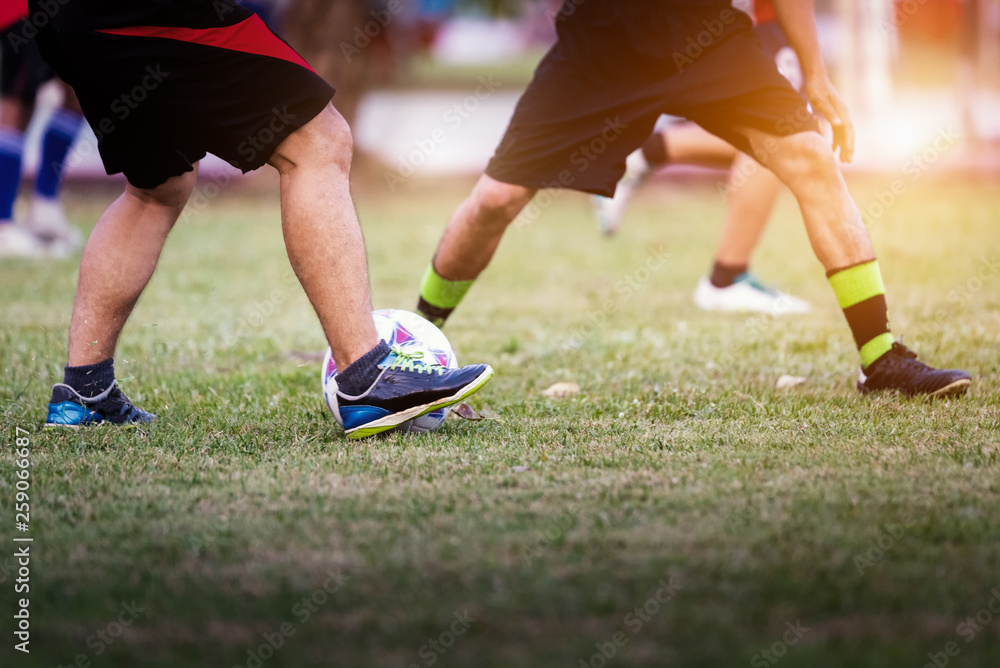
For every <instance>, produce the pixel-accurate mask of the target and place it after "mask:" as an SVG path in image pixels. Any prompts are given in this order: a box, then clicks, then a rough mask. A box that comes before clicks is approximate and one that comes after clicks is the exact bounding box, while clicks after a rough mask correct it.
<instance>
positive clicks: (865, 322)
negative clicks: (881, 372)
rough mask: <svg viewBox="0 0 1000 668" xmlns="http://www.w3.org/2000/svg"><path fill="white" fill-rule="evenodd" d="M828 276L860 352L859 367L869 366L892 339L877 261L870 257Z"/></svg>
mask: <svg viewBox="0 0 1000 668" xmlns="http://www.w3.org/2000/svg"><path fill="white" fill-rule="evenodd" d="M826 276H827V278H828V279H829V280H830V285H831V286H832V287H833V293H834V294H835V295H837V303H839V304H840V308H842V309H843V310H844V315H845V316H846V317H847V324H848V325H850V326H851V333H853V334H854V342H855V343H857V345H858V351H859V352H860V353H861V366H862V367H863V368H868V367H869V366H871V364H872V363H873V362H874V361H875V360H877V359H878V358H879V357H881V356H882V355H884V354H885V353H887V352H889V350H890V349H891V348H892V344H893V343H894V341H895V339H893V337H892V334H891V333H890V331H889V309H888V306H887V305H886V302H885V283H883V282H882V272H881V271H880V270H879V268H878V260H869V261H867V262H863V263H861V264H856V265H854V266H851V267H846V268H844V269H835V270H833V271H830V272H827V275H826Z"/></svg>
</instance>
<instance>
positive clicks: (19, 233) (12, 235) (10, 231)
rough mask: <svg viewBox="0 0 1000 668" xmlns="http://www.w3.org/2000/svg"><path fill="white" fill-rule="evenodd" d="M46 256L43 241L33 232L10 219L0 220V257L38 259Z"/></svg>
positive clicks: (46, 250) (46, 252) (46, 251)
mask: <svg viewBox="0 0 1000 668" xmlns="http://www.w3.org/2000/svg"><path fill="white" fill-rule="evenodd" d="M48 256H49V253H48V249H47V248H46V247H45V243H43V242H42V241H41V240H40V239H39V238H38V237H36V236H35V235H34V234H32V233H31V232H29V231H28V230H26V229H24V228H23V227H18V226H17V225H15V224H14V223H13V222H11V221H0V258H25V259H30V260H39V259H42V258H45V257H48Z"/></svg>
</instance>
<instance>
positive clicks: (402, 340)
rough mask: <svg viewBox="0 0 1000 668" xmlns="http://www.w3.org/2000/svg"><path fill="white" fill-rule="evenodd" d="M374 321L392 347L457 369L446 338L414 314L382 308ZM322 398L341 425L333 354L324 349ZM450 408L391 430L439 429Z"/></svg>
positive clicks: (414, 431) (456, 360)
mask: <svg viewBox="0 0 1000 668" xmlns="http://www.w3.org/2000/svg"><path fill="white" fill-rule="evenodd" d="M372 316H373V317H374V318H375V330H376V331H377V332H378V335H379V338H381V339H382V340H383V341H385V342H386V343H388V344H389V345H390V346H392V347H396V348H399V349H401V350H402V351H404V352H407V353H422V354H423V360H424V361H426V362H427V363H428V364H437V365H440V366H446V367H448V368H449V369H457V368H458V359H457V358H456V357H455V351H454V350H453V349H452V347H451V343H449V341H448V338H447V337H446V336H445V335H444V332H442V331H441V330H440V329H438V328H437V327H435V326H434V325H433V324H432V323H430V322H428V321H427V320H425V319H424V318H422V317H420V316H419V315H417V314H416V313H410V312H409V311H400V310H398V309H382V310H379V311H375V312H374V313H372ZM323 398H324V399H326V405H327V406H329V407H330V412H331V413H333V417H334V418H335V419H336V420H337V424H339V425H340V426H341V427H343V426H344V421H343V419H342V418H341V417H340V410H339V408H338V406H337V363H336V362H334V360H333V351H332V350H330V349H329V348H327V350H326V357H325V358H324V359H323ZM450 412H451V407H450V406H449V407H447V408H442V409H439V410H436V411H433V412H431V413H428V414H426V415H421V416H420V417H418V418H415V419H413V420H410V421H408V422H404V423H403V424H401V425H399V426H398V427H396V429H394V430H393V431H402V432H409V433H416V434H426V433H427V432H429V431H433V430H435V429H437V428H438V427H440V426H441V425H442V424H443V423H444V421H445V418H447V417H448V413H450Z"/></svg>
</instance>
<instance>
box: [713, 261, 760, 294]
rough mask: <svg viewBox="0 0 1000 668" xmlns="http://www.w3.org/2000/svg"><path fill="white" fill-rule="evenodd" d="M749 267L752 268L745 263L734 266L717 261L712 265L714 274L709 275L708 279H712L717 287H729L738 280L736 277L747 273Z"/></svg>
mask: <svg viewBox="0 0 1000 668" xmlns="http://www.w3.org/2000/svg"><path fill="white" fill-rule="evenodd" d="M748 269H750V267H749V266H748V265H745V264H741V265H739V266H735V267H734V266H732V265H729V264H722V263H720V262H718V261H717V262H716V263H715V264H714V265H712V275H711V276H709V278H708V280H709V281H711V283H712V285H714V286H715V287H717V288H728V287H729V286H730V285H732V284H733V283H735V282H736V279H737V278H738V277H739V276H741V275H742V274H745V273H747V270H748Z"/></svg>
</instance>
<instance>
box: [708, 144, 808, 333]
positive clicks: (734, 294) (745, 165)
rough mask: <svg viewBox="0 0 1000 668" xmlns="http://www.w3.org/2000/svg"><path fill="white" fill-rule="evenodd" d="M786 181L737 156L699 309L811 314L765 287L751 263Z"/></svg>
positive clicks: (797, 302) (804, 305) (796, 300)
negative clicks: (719, 232) (716, 245)
mask: <svg viewBox="0 0 1000 668" xmlns="http://www.w3.org/2000/svg"><path fill="white" fill-rule="evenodd" d="M717 141H721V140H717ZM780 188H781V181H779V180H778V177H776V176H775V175H774V174H773V173H772V172H771V171H770V170H768V169H765V168H764V167H762V166H761V165H760V163H758V162H757V161H756V160H754V159H753V158H751V157H750V156H748V155H746V154H745V153H736V157H735V159H734V160H733V164H732V167H731V168H730V170H729V180H728V183H727V186H726V193H727V194H726V215H725V223H724V224H723V227H722V232H721V234H720V235H719V244H718V248H717V250H716V254H715V260H714V262H713V264H712V272H711V274H710V275H709V276H707V277H703V278H702V279H701V280H700V281H699V282H698V287H697V289H696V290H695V293H694V303H695V304H696V305H697V306H698V307H699V308H701V309H704V310H707V311H731V312H732V311H736V312H743V311H752V312H760V313H770V314H772V315H783V314H788V313H806V312H808V311H809V310H810V306H809V302H806V301H804V300H802V299H799V298H798V297H793V296H792V295H789V294H786V293H784V292H782V291H780V290H777V289H774V288H772V287H768V286H767V285H764V284H763V283H761V282H760V281H759V280H758V279H757V277H756V276H755V275H753V274H752V273H750V258H751V255H752V254H753V251H754V250H755V249H756V248H757V245H758V243H759V242H760V238H761V235H762V234H763V232H764V228H765V227H767V223H768V220H769V219H770V217H771V212H772V211H773V210H774V204H775V202H776V200H777V198H778V192H779V190H780Z"/></svg>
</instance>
